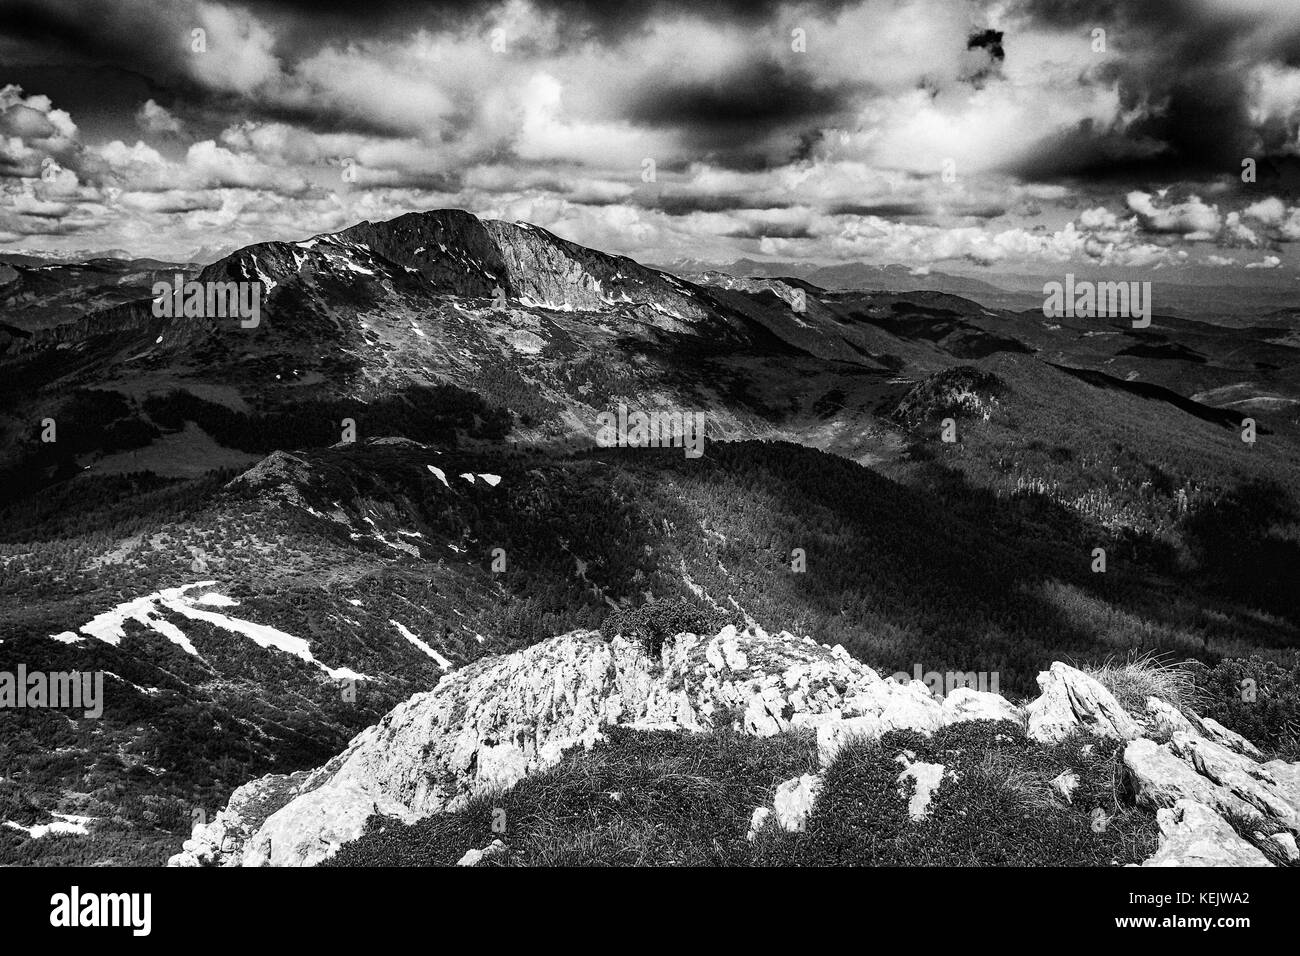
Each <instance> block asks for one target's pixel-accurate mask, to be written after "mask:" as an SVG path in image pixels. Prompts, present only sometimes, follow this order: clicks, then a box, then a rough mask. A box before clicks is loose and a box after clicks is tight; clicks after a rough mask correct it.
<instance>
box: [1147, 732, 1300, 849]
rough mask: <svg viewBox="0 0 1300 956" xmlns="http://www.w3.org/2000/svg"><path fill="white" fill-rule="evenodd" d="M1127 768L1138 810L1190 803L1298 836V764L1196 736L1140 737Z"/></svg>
mask: <svg viewBox="0 0 1300 956" xmlns="http://www.w3.org/2000/svg"><path fill="white" fill-rule="evenodd" d="M1124 768H1125V772H1126V775H1127V777H1128V781H1129V787H1130V789H1131V790H1132V791H1133V796H1134V799H1135V801H1136V802H1137V804H1138V805H1139V806H1144V807H1147V808H1149V809H1153V810H1159V809H1162V808H1168V807H1172V806H1175V805H1176V804H1177V803H1178V802H1179V801H1183V800H1190V801H1193V802H1195V803H1199V804H1201V805H1203V806H1206V807H1209V808H1211V809H1213V810H1215V811H1216V812H1218V813H1220V814H1229V813H1230V814H1234V815H1236V816H1239V817H1243V818H1246V819H1254V820H1267V821H1270V822H1272V823H1275V824H1277V825H1280V826H1282V827H1285V828H1286V829H1288V830H1290V831H1292V832H1300V800H1298V799H1297V798H1298V797H1300V794H1297V792H1296V791H1295V790H1294V789H1293V788H1292V786H1291V784H1292V783H1293V781H1294V779H1295V774H1296V773H1297V771H1298V770H1300V765H1297V764H1287V763H1285V762H1283V761H1280V760H1279V761H1270V762H1269V763H1267V764H1262V763H1260V762H1259V761H1257V760H1256V759H1255V758H1253V757H1250V756H1248V755H1246V754H1242V753H1238V752H1236V751H1234V750H1230V749H1228V748H1227V747H1225V746H1223V745H1222V744H1219V743H1216V742H1214V741H1212V740H1208V739H1206V738H1205V737H1202V736H1200V735H1198V734H1195V733H1189V732H1187V731H1182V730H1180V731H1176V732H1175V733H1174V735H1173V737H1172V738H1171V739H1170V741H1169V742H1168V743H1165V744H1157V743H1156V742H1155V741H1153V740H1147V739H1141V740H1135V741H1133V742H1131V743H1130V744H1128V746H1127V747H1126V748H1125V750H1124Z"/></svg>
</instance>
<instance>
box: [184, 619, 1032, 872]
mask: <svg viewBox="0 0 1300 956" xmlns="http://www.w3.org/2000/svg"><path fill="white" fill-rule="evenodd" d="M993 696H994V695H980V694H979V693H978V692H975V691H970V692H969V693H967V694H963V695H961V696H959V697H958V698H957V699H956V700H955V701H954V702H953V703H952V705H951V706H948V707H946V708H945V705H944V704H943V703H940V701H938V700H936V699H935V698H933V697H932V696H930V694H929V692H928V690H927V689H926V687H925V685H924V684H922V683H920V682H917V681H912V682H908V683H904V684H900V683H898V682H896V681H895V680H894V679H893V678H892V677H890V678H881V677H880V676H879V675H878V674H877V673H876V672H875V671H873V670H872V669H871V668H869V667H867V666H866V665H865V664H862V663H861V662H859V661H856V660H854V659H853V658H852V657H850V656H849V654H848V653H847V652H845V651H844V649H843V648H842V647H838V646H837V647H835V648H831V647H828V646H825V645H821V644H818V643H817V642H815V641H813V640H812V639H811V638H803V639H799V638H796V637H794V636H793V635H791V634H788V633H785V632H782V633H780V634H774V635H770V634H767V633H766V632H764V631H763V630H761V629H759V628H751V629H749V630H746V631H744V632H738V631H736V629H735V628H731V627H728V628H725V629H724V630H723V631H722V632H721V633H719V634H717V635H715V636H704V637H701V636H698V635H694V634H683V635H679V636H678V637H677V638H676V639H675V640H672V641H669V642H667V644H666V645H665V648H664V651H663V656H662V659H658V660H656V659H652V658H650V657H649V656H648V655H647V654H646V653H645V652H644V651H643V650H642V648H641V647H640V645H637V644H634V643H631V642H628V641H626V640H624V639H623V638H621V637H615V638H614V639H613V640H610V641H605V640H603V639H602V638H601V637H600V635H599V634H598V633H596V632H574V633H571V634H566V635H563V636H561V637H557V638H553V639H552V640H550V641H546V642H544V643H541V644H538V645H535V646H533V647H530V648H527V649H525V650H522V651H519V652H516V653H514V654H509V655H505V656H502V657H496V658H490V659H486V660H482V661H478V662H476V663H474V664H471V665H470V666H468V667H466V668H464V669H462V670H459V671H455V672H452V673H450V674H448V675H446V676H445V677H443V679H442V680H441V681H440V683H439V684H438V686H437V688H435V689H434V690H433V691H429V692H427V693H423V694H418V695H416V696H415V697H413V698H411V700H409V701H407V702H406V703H404V704H401V705H399V706H398V707H397V708H395V709H394V710H393V711H391V712H390V713H389V714H388V715H386V716H385V717H384V718H383V720H381V721H380V722H379V723H378V724H376V725H375V726H373V727H370V728H369V729H367V730H366V731H364V732H362V733H361V734H360V735H359V736H357V737H356V738H355V739H354V740H353V741H352V742H351V744H350V745H349V746H348V748H347V750H345V751H344V752H343V753H342V754H340V755H339V756H338V757H336V758H335V759H333V760H331V761H330V762H329V763H328V764H327V765H326V766H324V767H322V768H320V769H319V770H316V771H315V772H313V773H312V774H311V775H310V777H309V778H308V779H307V780H306V781H304V783H303V785H302V786H301V788H300V789H299V791H298V792H297V793H296V794H295V795H293V799H292V800H287V801H286V803H285V805H284V806H283V807H281V808H279V809H278V810H277V811H276V812H274V813H272V814H270V815H269V816H268V818H267V819H266V820H265V822H264V823H262V824H261V826H260V827H259V828H258V830H257V832H256V833H255V834H254V835H253V836H252V837H251V838H250V839H247V840H246V841H243V842H241V844H240V846H241V852H239V853H221V854H214V855H213V857H214V860H215V861H216V862H218V863H223V864H226V865H233V864H236V863H243V864H246V865H261V864H272V865H303V864H311V863H315V862H318V861H319V860H322V859H324V858H326V857H328V856H330V855H332V854H333V853H334V852H335V851H336V850H337V848H338V847H339V846H340V845H341V844H343V843H344V842H346V841H348V840H351V839H354V838H355V837H357V836H358V835H359V834H360V833H361V831H362V828H363V827H364V825H365V822H366V820H367V819H368V818H369V817H370V816H371V815H373V814H375V813H381V814H387V815H390V816H394V817H397V818H399V819H402V820H406V821H410V820H414V819H417V818H419V817H423V816H427V815H428V814H431V813H435V812H438V811H440V810H447V809H454V808H456V807H458V806H460V805H461V804H463V803H464V802H465V801H466V800H467V799H469V798H470V797H471V796H473V795H475V794H479V793H483V792H485V791H487V790H489V789H492V788H495V787H507V786H510V785H511V784H513V783H514V782H516V781H517V780H519V779H520V778H521V777H523V776H524V775H525V774H527V773H531V772H533V771H536V770H538V769H540V768H543V767H546V766H549V765H550V764H552V763H554V762H555V761H557V760H558V759H559V757H560V755H561V754H562V753H563V752H564V751H565V750H566V749H568V748H570V747H574V746H580V745H582V746H590V745H591V744H593V743H594V742H595V741H597V740H599V739H601V737H602V730H603V728H605V727H607V726H609V725H611V724H622V725H625V726H630V727H634V728H640V729H671V730H686V731H702V730H707V729H710V728H712V727H713V726H715V723H716V721H717V720H718V719H726V720H728V721H730V722H732V723H734V725H735V726H736V728H737V729H739V730H742V731H743V732H745V733H750V734H755V735H759V736H770V735H772V734H776V733H779V732H781V731H784V730H788V729H790V728H799V727H805V728H815V729H816V730H817V732H818V735H819V740H821V739H822V738H826V739H827V740H830V739H834V740H835V741H838V742H840V743H842V741H843V740H845V739H848V738H849V737H851V736H853V735H854V734H863V735H867V736H873V737H878V736H879V735H880V734H883V733H885V732H886V731H887V730H890V729H899V728H906V729H912V730H917V731H920V732H930V731H933V730H937V729H938V728H940V727H942V726H944V725H945V724H947V723H954V722H958V721H962V720H970V719H980V718H983V717H986V716H988V715H999V714H1000V715H1006V716H1009V717H1010V718H1011V719H1015V720H1020V721H1023V717H1022V716H1021V713H1020V712H1019V711H1018V710H1017V709H1016V708H1014V707H1012V706H1011V705H1009V704H1006V702H1002V703H1001V704H999V703H996V702H994V701H992V700H987V699H985V698H986V697H988V698H991V697H993ZM999 700H1000V699H999ZM724 715H725V716H724ZM205 839H206V837H205Z"/></svg>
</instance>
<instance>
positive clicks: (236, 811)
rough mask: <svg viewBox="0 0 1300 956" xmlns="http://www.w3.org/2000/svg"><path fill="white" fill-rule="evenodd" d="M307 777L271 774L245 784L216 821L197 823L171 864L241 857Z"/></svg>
mask: <svg viewBox="0 0 1300 956" xmlns="http://www.w3.org/2000/svg"><path fill="white" fill-rule="evenodd" d="M306 779H307V771H300V772H298V773H294V774H270V775H268V776H265V777H259V778H258V779H256V780H251V781H249V782H248V783H246V784H244V785H243V786H242V787H240V788H239V789H237V790H236V791H235V792H234V793H232V794H231V795H230V800H229V801H227V803H226V806H225V808H223V809H222V810H220V811H219V812H218V813H217V815H216V816H215V817H214V818H213V819H212V820H210V821H207V822H204V823H197V824H195V826H194V830H193V832H192V833H191V835H190V838H189V839H188V840H186V841H185V842H184V843H183V844H182V845H181V852H180V853H177V854H176V855H175V856H173V857H171V858H170V859H169V860H168V861H167V865H168V866H184V867H194V866H217V865H221V864H226V865H229V864H230V863H231V862H232V861H237V860H239V859H241V858H242V857H243V854H244V848H245V847H246V846H247V844H248V841H249V839H250V838H251V837H252V835H253V834H254V833H256V832H257V830H258V828H259V827H261V825H262V824H263V823H264V822H265V821H266V818H267V817H268V816H270V815H271V814H272V813H274V812H275V811H276V810H278V809H280V807H282V806H284V805H285V804H286V803H288V802H289V801H290V800H292V799H293V798H294V797H295V796H297V795H298V793H299V792H300V790H301V787H302V784H303V783H304V782H305V781H306Z"/></svg>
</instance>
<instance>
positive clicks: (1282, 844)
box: [1269, 833, 1300, 863]
mask: <svg viewBox="0 0 1300 956" xmlns="http://www.w3.org/2000/svg"><path fill="white" fill-rule="evenodd" d="M1269 840H1271V841H1272V842H1274V843H1276V844H1277V845H1278V848H1279V849H1280V850H1281V851H1282V856H1283V857H1285V858H1286V860H1287V861H1288V862H1290V863H1294V862H1296V861H1297V860H1300V849H1297V847H1296V843H1295V837H1293V836H1292V835H1291V834H1289V833H1274V834H1273V835H1272V836H1270V837H1269Z"/></svg>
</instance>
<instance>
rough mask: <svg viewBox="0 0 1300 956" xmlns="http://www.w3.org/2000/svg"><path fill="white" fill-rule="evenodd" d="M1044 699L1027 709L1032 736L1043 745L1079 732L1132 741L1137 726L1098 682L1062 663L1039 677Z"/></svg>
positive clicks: (1136, 731)
mask: <svg viewBox="0 0 1300 956" xmlns="http://www.w3.org/2000/svg"><path fill="white" fill-rule="evenodd" d="M1038 686H1039V689H1041V690H1042V696H1040V697H1039V698H1038V699H1037V700H1035V701H1033V702H1032V703H1031V704H1030V705H1029V706H1028V707H1027V708H1026V710H1027V712H1028V716H1029V736H1030V737H1032V738H1033V739H1034V740H1037V741H1040V742H1043V743H1056V742H1058V741H1061V740H1064V739H1065V738H1066V737H1068V736H1069V735H1070V734H1071V733H1073V732H1075V731H1077V730H1080V729H1082V730H1085V731H1087V732H1089V733H1092V734H1095V735H1097V736H1099V737H1111V738H1115V739H1119V740H1132V739H1134V738H1135V737H1137V736H1139V735H1140V734H1141V728H1140V727H1139V726H1138V724H1137V722H1136V721H1135V720H1134V719H1133V718H1132V717H1131V716H1129V714H1128V712H1127V711H1125V710H1124V708H1123V707H1121V706H1120V704H1119V701H1117V700H1116V699H1115V697H1114V695H1112V694H1111V692H1110V691H1108V690H1107V689H1106V688H1105V687H1103V686H1102V685H1101V684H1100V683H1098V682H1097V681H1096V680H1095V679H1093V678H1091V677H1089V676H1088V675H1087V674H1085V673H1083V671H1080V670H1078V669H1076V668H1073V667H1070V666H1069V665H1068V664H1062V663H1061V662H1060V661H1057V662H1056V663H1054V664H1052V666H1051V668H1050V669H1049V670H1046V671H1043V672H1042V673H1040V674H1039V675H1038Z"/></svg>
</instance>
